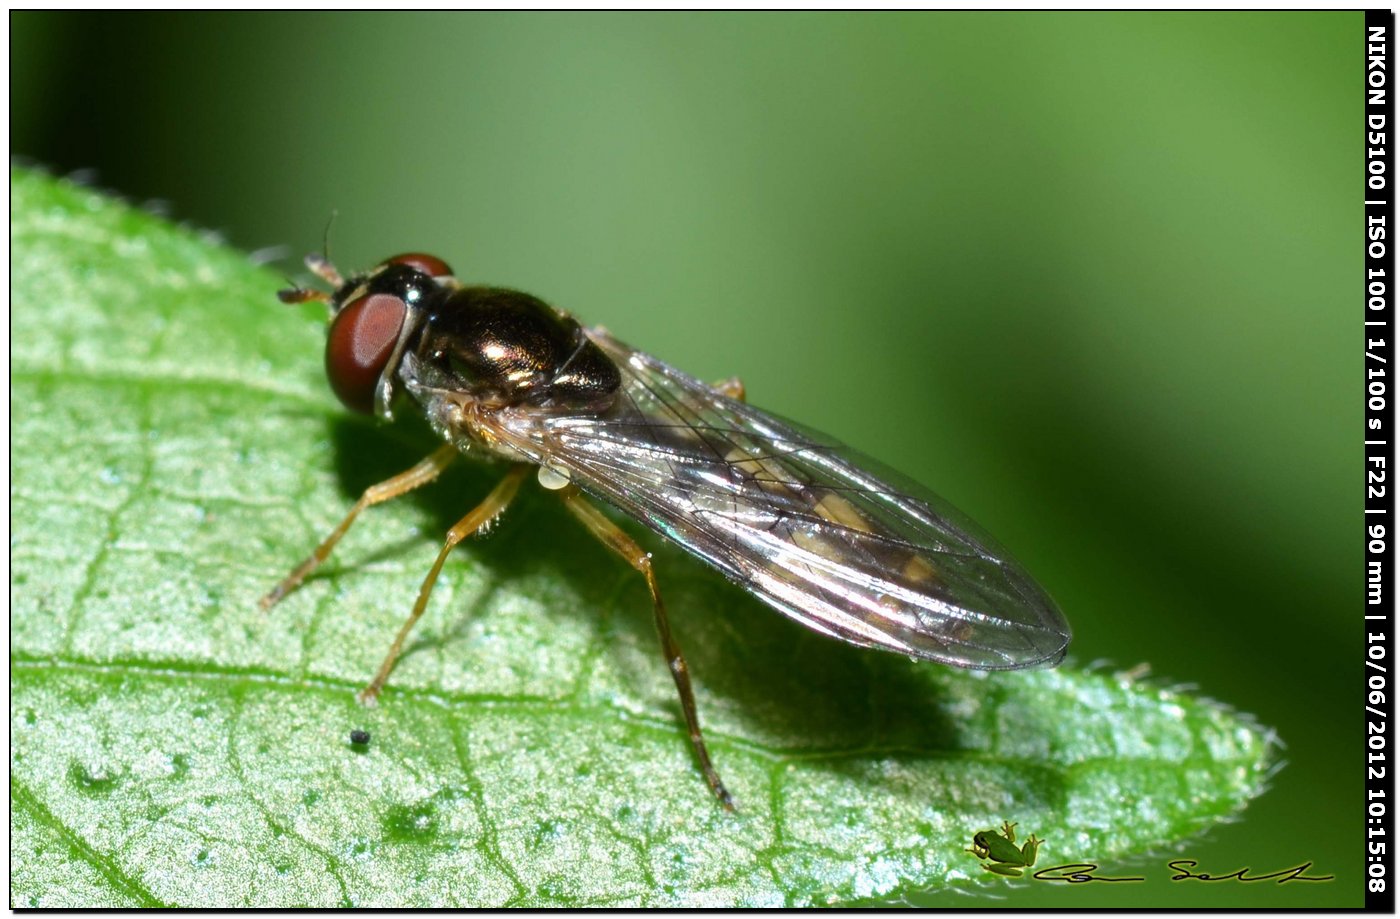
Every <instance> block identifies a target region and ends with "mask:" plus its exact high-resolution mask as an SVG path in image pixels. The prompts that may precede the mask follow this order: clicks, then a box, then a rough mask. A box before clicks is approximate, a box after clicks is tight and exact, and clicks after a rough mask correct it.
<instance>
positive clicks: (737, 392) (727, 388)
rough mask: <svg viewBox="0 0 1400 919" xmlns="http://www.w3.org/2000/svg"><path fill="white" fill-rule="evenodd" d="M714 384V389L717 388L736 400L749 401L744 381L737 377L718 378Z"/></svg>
mask: <svg viewBox="0 0 1400 919" xmlns="http://www.w3.org/2000/svg"><path fill="white" fill-rule="evenodd" d="M714 386H715V389H718V390H719V391H720V392H722V393H724V394H725V395H726V396H728V397H729V398H731V399H734V400H735V401H737V402H747V401H749V400H748V393H747V391H746V390H745V389H744V381H743V380H741V379H739V378H738V377H728V378H727V379H723V380H720V381H719V382H718V383H716V384H714Z"/></svg>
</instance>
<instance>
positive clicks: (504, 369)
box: [412, 286, 621, 411]
mask: <svg viewBox="0 0 1400 919" xmlns="http://www.w3.org/2000/svg"><path fill="white" fill-rule="evenodd" d="M421 325H422V328H421V331H420V332H419V333H418V334H417V338H416V341H415V343H414V346H413V349H412V350H413V353H414V355H415V356H416V357H417V359H418V363H419V365H420V367H422V368H431V370H432V372H433V373H435V374H436V375H437V377H438V378H439V379H440V380H441V384H442V387H443V388H451V389H455V390H459V391H461V392H464V393H468V394H470V395H471V396H472V397H473V398H474V399H475V400H476V401H477V402H478V403H480V404H482V405H483V406H487V407H505V406H515V405H528V406H531V407H534V408H539V409H545V410H565V411H569V410H572V411H601V410H603V409H605V408H606V407H607V406H608V405H609V404H610V403H611V401H612V399H613V398H614V396H615V395H616V393H617V391H618V389H619V387H620V386H621V375H620V373H619V371H618V369H617V367H616V366H614V365H613V363H612V361H611V360H610V359H609V358H608V356H607V355H606V354H604V353H603V351H602V350H601V349H600V348H598V346H597V345H595V344H594V343H593V342H592V341H591V340H590V339H589V338H588V337H587V335H585V334H584V331H583V329H582V327H581V326H580V325H579V324H578V323H577V322H576V321H575V320H574V319H573V318H572V317H571V316H569V315H568V314H566V313H563V312H561V311H559V310H556V309H554V308H553V307H551V306H549V305H548V304H547V303H545V302H544V301H542V300H539V299H538V298H536V297H533V296H531V295H529V294H525V293H521V292H520V291H516V290H509V289H506V288H498V287H478V286H472V287H457V288H454V289H450V290H447V289H445V290H443V291H442V295H441V296H439V297H437V298H435V299H434V300H433V301H432V302H431V303H430V304H427V305H426V308H425V310H424V315H423V319H422V323H421ZM427 372H428V371H427V370H426V369H424V370H420V374H426V373H427Z"/></svg>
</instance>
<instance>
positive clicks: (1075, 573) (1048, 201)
mask: <svg viewBox="0 0 1400 919" xmlns="http://www.w3.org/2000/svg"><path fill="white" fill-rule="evenodd" d="M10 23H11V30H12V31H11V38H12V41H11V49H12V58H11V73H10V75H11V87H12V88H11V128H12V135H11V136H12V145H13V150H12V152H13V153H15V154H18V155H20V156H22V157H28V158H32V159H33V160H34V161H36V162H38V163H40V164H44V165H47V166H49V167H51V168H52V169H54V170H55V171H58V172H67V171H70V170H78V169H91V170H95V175H96V182H97V183H98V184H99V185H102V186H106V187H110V188H112V189H114V190H116V191H118V192H120V193H122V194H124V195H127V196H129V197H131V198H133V199H135V200H138V201H140V200H145V199H159V200H163V201H165V202H169V204H168V206H169V210H170V212H171V214H172V216H174V217H175V218H177V219H181V220H186V221H189V222H191V223H193V224H196V225H199V226H203V227H211V228H215V229H218V230H220V231H222V232H223V233H224V234H225V235H226V236H227V238H228V240H229V241H230V243H231V244H232V245H234V246H236V247H239V248H243V249H247V250H257V249H263V248H265V247H269V246H286V247H288V248H287V249H286V250H285V251H286V252H287V253H289V255H290V256H291V257H289V258H287V259H286V260H285V262H284V263H283V264H284V265H285V269H284V270H285V271H286V272H288V273H289V274H296V275H297V276H301V272H300V268H299V265H298V263H297V257H299V256H300V254H301V253H303V252H306V251H311V250H315V249H319V248H320V246H321V239H322V231H323V228H324V226H325V224H326V221H327V219H328V218H329V216H330V215H331V214H332V212H335V211H338V212H339V218H338V220H337V222H336V223H335V226H334V230H333V233H332V238H331V251H332V254H333V256H334V258H335V260H336V261H337V262H338V263H339V264H340V265H341V266H342V267H343V268H347V269H355V268H360V267H365V266H367V265H369V264H371V263H373V262H375V261H377V260H379V259H381V258H383V257H385V256H387V255H389V254H391V253H394V252H398V251H402V250H406V249H422V250H427V251H430V252H434V253H437V254H439V255H441V256H443V257H444V258H446V259H447V260H448V261H449V262H450V263H451V264H452V265H453V266H454V267H455V268H456V269H457V272H458V274H459V275H461V276H463V277H465V278H468V279H472V280H480V281H488V282H493V283H500V284H506V285H510V286H515V287H520V288H522V289H525V290H528V291H531V292H533V293H536V294H538V295H540V296H543V297H545V298H546V299H548V300H551V301H552V302H554V303H556V304H557V305H559V306H562V307H564V308H566V309H569V310H571V311H573V312H574V313H575V314H576V315H578V316H579V317H581V318H582V319H584V320H585V321H586V322H591V323H601V324H604V325H607V326H608V327H609V328H610V329H612V330H613V331H614V332H615V333H616V334H618V335H619V336H620V337H622V338H623V339H624V340H627V341H629V342H631V343H633V344H635V345H638V346H641V347H643V348H645V349H646V350H648V351H651V352H653V353H655V354H656V355H658V356H660V357H662V358H664V359H666V360H668V361H670V362H672V363H675V364H677V365H678V366H680V367H682V368H685V369H687V370H689V371H690V372H692V373H695V374H697V375H699V376H701V377H705V378H720V377H724V376H728V375H731V374H737V375H739V376H741V377H742V378H743V379H744V381H745V383H746V384H747V386H748V390H749V397H750V399H751V401H753V402H755V403H757V404H759V405H761V406H764V407H766V408H770V409H773V410H775V411H778V412H780V413H783V414H786V415H789V416H792V417H794V418H797V419H800V420H801V421H803V422H804V423H806V424H808V425H811V426H814V427H818V428H821V429H824V430H827V431H830V432H831V433H833V434H836V435H838V436H839V437H841V438H842V439H844V440H846V441H847V442H849V443H851V444H853V445H856V446H858V447H859V448H860V449H862V450H863V451H864V452H866V453H869V454H871V455H873V456H875V457H878V458H879V459H881V460H883V461H885V462H886V463H888V464H889V465H892V466H894V467H895V468H898V469H900V470H902V471H904V472H906V473H908V474H910V475H911V476H912V477H913V478H915V479H918V480H920V481H922V482H924V483H926V484H928V485H930V486H932V487H933V488H934V489H935V490H936V491H938V492H939V493H941V494H943V495H944V496H945V497H947V498H949V499H950V500H952V501H953V502H954V503H955V504H957V505H959V506H960V507H962V508H963V509H964V510H966V511H967V512H969V513H970V514H971V515H972V516H973V517H975V518H976V519H978V520H979V521H981V522H982V523H983V524H985V525H986V526H987V527H988V528H989V529H990V530H991V531H992V532H994V533H995V534H997V535H998V537H999V538H1000V539H1001V540H1002V541H1003V542H1004V543H1006V544H1007V545H1008V546H1009V547H1010V548H1012V550H1013V551H1014V552H1015V553H1016V554H1017V555H1018V556H1019V557H1020V558H1021V560H1022V561H1023V562H1024V563H1025V564H1026V566H1027V567H1028V568H1029V569H1030V570H1031V571H1032V572H1034V573H1035V574H1036V576H1037V577H1038V578H1039V579H1040V580H1041V581H1042V582H1043V583H1044V584H1045V585H1046V586H1047V587H1048V588H1049V589H1050V591H1051V592H1052V593H1053V594H1054V595H1055V597H1056V598H1057V599H1058V601H1059V602H1060V604H1061V606H1062V607H1063V608H1064V610H1065V612H1066V613H1067V615H1068V616H1069V618H1070V620H1071V622H1072V623H1073V625H1074V629H1075V641H1074V644H1073V645H1072V647H1071V651H1072V654H1073V658H1072V661H1071V663H1072V665H1081V666H1082V665H1086V664H1088V663H1090V662H1092V661H1097V660H1100V659H1107V660H1108V661H1110V662H1111V665H1112V666H1113V667H1115V668H1128V667H1131V666H1134V665H1136V664H1139V663H1141V662H1147V663H1149V664H1150V665H1151V668H1152V672H1153V674H1154V676H1155V677H1156V678H1158V679H1161V680H1162V681H1164V682H1167V683H1191V684H1195V685H1196V686H1198V687H1199V691H1200V692H1201V693H1203V694H1205V695H1209V696H1212V697H1214V698H1217V699H1220V700H1222V701H1224V702H1226V703H1229V704H1230V705H1232V706H1234V707H1236V708H1238V709H1240V710H1243V711H1246V712H1251V713H1254V714H1255V715H1256V716H1257V717H1258V718H1259V720H1260V721H1261V722H1263V723H1264V724H1267V725H1271V726H1273V727H1275V728H1277V729H1278V732H1279V735H1280V737H1281V739H1282V740H1283V741H1284V743H1285V744H1287V749H1286V750H1285V751H1284V752H1283V754H1282V755H1283V758H1284V759H1285V760H1286V762H1287V765H1286V766H1285V767H1284V768H1283V769H1282V770H1281V771H1280V772H1279V773H1278V775H1277V777H1276V779H1275V781H1274V786H1273V789H1272V790H1271V791H1270V792H1268V793H1267V794H1266V795H1265V796H1264V797H1263V798H1261V799H1259V800H1258V801H1256V802H1255V803H1254V804H1253V805H1251V806H1250V808H1249V809H1248V810H1247V811H1246V812H1245V813H1244V814H1243V815H1242V820H1241V821H1239V822H1238V823H1236V824H1233V825H1229V826H1222V827H1219V828H1216V829H1213V830H1212V831H1211V832H1210V833H1209V834H1208V836H1206V837H1203V838H1200V839H1197V840H1193V841H1190V842H1188V843H1187V844H1186V846H1185V847H1184V850H1183V853H1182V855H1183V856H1184V857H1190V858H1194V859H1197V860H1198V861H1200V863H1201V868H1202V870H1206V871H1211V872H1213V873H1221V874H1223V873H1228V872H1231V871H1234V870H1236V869H1238V868H1241V867H1244V866H1251V867H1252V868H1254V869H1255V870H1256V871H1257V872H1266V871H1273V870H1277V869H1281V868H1288V867H1292V866H1294V865H1297V864H1299V863H1301V862H1304V861H1312V862H1314V863H1315V870H1313V871H1312V872H1310V873H1313V874H1334V875H1336V876H1337V881H1335V882H1332V883H1314V884H1306V883H1299V882H1295V883H1292V884H1287V885H1282V886H1279V885H1276V884H1273V883H1270V882H1264V883H1259V884H1241V883H1237V882H1234V881H1227V882H1221V883H1215V884H1210V885H1206V884H1202V883H1199V882H1191V881H1184V882H1180V883H1171V882H1169V881H1167V880H1166V878H1167V877H1168V876H1169V875H1170V871H1169V870H1168V869H1167V868H1166V867H1165V862H1166V860H1167V858H1169V857H1175V856H1174V855H1169V854H1161V855H1160V856H1159V855H1153V856H1150V857H1147V858H1146V859H1144V860H1143V861H1142V862H1140V863H1138V864H1135V865H1132V866H1122V865H1105V866H1104V873H1108V874H1112V873H1118V874H1146V875H1147V876H1148V877H1149V878H1150V879H1151V880H1149V882H1147V883H1145V884H1117V885H1108V884H1099V885H1080V886H1076V887H1073V888H1070V887H1067V886H1054V887H1052V886H1051V885H1049V884H1045V883H1036V882H1026V883H1024V884H1023V885H1022V886H1021V887H1019V888H1017V889H1010V890H1008V891H1007V892H1006V895H1005V897H1004V898H1003V899H1000V900H993V899H990V898H982V897H976V898H973V897H967V896H966V895H962V894H953V893H945V894H937V895H929V896H926V897H923V898H919V899H916V901H915V902H918V903H924V904H929V905H949V906H959V907H974V906H979V905H997V906H1000V905H1019V906H1033V905H1052V906H1061V907H1082V906H1105V905H1117V904H1122V905H1163V906H1191V905H1220V906H1225V905H1252V906H1268V907H1288V906H1334V907H1342V906H1357V905H1360V903H1361V898H1362V884H1363V880H1362V874H1361V865H1362V844H1363V839H1362V837H1361V835H1360V833H1359V830H1360V829H1361V827H1362V822H1361V819H1362V815H1361V813H1360V811H1361V806H1362V800H1361V780H1362V763H1361V759H1360V756H1361V749H1362V748H1361V743H1360V734H1359V731H1360V717H1359V712H1358V711H1357V710H1358V708H1359V705H1358V699H1359V695H1360V693H1359V689H1360V686H1361V683H1360V657H1359V654H1358V651H1359V649H1360V647H1361V634H1360V633H1361V625H1362V620H1361V609H1360V608H1361V606H1362V598H1361V592H1362V587H1361V585H1362V542H1361V538H1360V537H1361V533H1360V528H1359V522H1360V520H1361V479H1360V470H1361V463H1360V453H1359V447H1360V438H1359V433H1360V430H1361V399H1360V394H1361V388H1360V382H1361V363H1360V359H1359V358H1360V354H1361V349H1360V348H1359V347H1358V346H1359V344H1360V341H1361V332H1362V329H1361V326H1360V323H1359V318H1358V314H1359V313H1360V311H1361V307H1360V305H1359V303H1358V302H1357V296H1358V294H1359V290H1360V287H1359V285H1360V274H1359V273H1360V268H1361V260H1360V255H1361V250H1360V213H1361V212H1360V195H1359V190H1360V187H1361V183H1360V181H1359V180H1360V168H1361V163H1362V158H1361V150H1360V145H1359V140H1360V133H1359V131H1360V125H1361V121H1360V119H1361V105H1360V103H1361V94H1360V89H1361V86H1360V74H1361V68H1362V59H1361V48H1362V39H1363V34H1362V16H1361V14H1360V13H1273V14H1259V13H1229V14H1203V13H1150V14H1148V13H1112V14H1107V13H1080V14H1049V13H1039V14H1036V13H1015V14H1010V13H1001V14H998V13H957V14H878V15H847V14H840V15H837V14H802V15H780V14H709V15H705V14H685V15H670V14H667V15H659V14H652V15H633V14H593V15H585V14H514V15H512V14H455V15H454V14H415V15H399V14H394V15H386V14H325V15H315V14H312V15H287V14H159V15H152V14H111V15H107V14H69V13H12V14H11V18H10ZM191 308H192V309H196V308H199V305H198V304H191ZM276 308H277V306H276V305H275V304H270V305H269V309H276ZM313 359H314V360H319V357H316V356H308V360H313ZM274 372H275V371H274ZM702 678H703V675H702ZM1029 829H1034V828H1033V827H1032V828H1029ZM1048 853H1049V850H1045V854H1048ZM1139 869H1140V870H1139ZM1000 887H1001V885H1000V884H999V883H998V884H995V885H994V889H997V890H1000Z"/></svg>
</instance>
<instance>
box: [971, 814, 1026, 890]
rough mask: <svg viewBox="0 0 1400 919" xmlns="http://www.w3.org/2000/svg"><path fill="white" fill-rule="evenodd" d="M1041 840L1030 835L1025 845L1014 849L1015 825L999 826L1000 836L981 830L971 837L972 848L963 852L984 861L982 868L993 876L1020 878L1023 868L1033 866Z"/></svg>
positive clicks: (1005, 824)
mask: <svg viewBox="0 0 1400 919" xmlns="http://www.w3.org/2000/svg"><path fill="white" fill-rule="evenodd" d="M1044 841H1045V840H1043V839H1036V838H1035V834H1034V833H1032V834H1031V835H1030V838H1029V839H1027V840H1026V844H1025V845H1024V846H1022V847H1021V848H1019V849H1018V848H1016V824H1014V823H1006V822H1005V821H1003V822H1002V824H1001V834H1000V835H998V834H997V833H996V832H994V831H992V830H983V831H982V832H980V833H974V834H973V836H972V848H971V849H966V850H965V851H967V852H971V853H972V854H973V855H975V856H976V857H977V858H980V859H985V860H984V861H983V862H982V867H983V868H984V869H986V870H987V871H990V872H992V873H993V874H1001V875H1005V876H1006V877H1009V878H1018V877H1020V876H1021V873H1022V869H1023V868H1029V867H1031V866H1032V865H1034V864H1035V857H1036V853H1037V851H1038V850H1039V849H1040V844H1041V843H1042V842H1044Z"/></svg>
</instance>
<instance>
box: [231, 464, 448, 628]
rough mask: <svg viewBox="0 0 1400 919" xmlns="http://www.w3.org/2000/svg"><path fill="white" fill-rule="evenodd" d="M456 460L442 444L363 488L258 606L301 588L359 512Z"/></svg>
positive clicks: (267, 606) (429, 478) (434, 475)
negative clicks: (411, 464) (308, 553)
mask: <svg viewBox="0 0 1400 919" xmlns="http://www.w3.org/2000/svg"><path fill="white" fill-rule="evenodd" d="M456 457H457V448H456V447H453V446H452V445H450V444H447V445H444V446H442V447H439V448H438V449H437V450H435V451H433V453H432V455H431V456H429V457H428V458H427V459H425V460H423V461H422V462H420V463H419V464H418V465H416V466H414V467H413V468H412V469H409V470H408V471H407V472H401V473H399V474H398V475H396V476H394V477H393V478H392V479H385V480H384V481H383V482H380V483H379V484H378V485H371V486H370V487H369V488H366V489H365V492H364V494H362V495H360V500H358V501H356V502H355V506H354V507H352V508H350V513H348V514H346V515H345V519H344V520H342V521H340V525H339V526H338V527H336V528H335V529H334V530H331V535H329V536H327V537H326V538H325V540H324V541H323V542H322V543H321V544H320V545H319V546H317V547H316V551H315V552H312V553H311V556H310V557H309V558H307V559H306V561H304V562H302V563H301V564H300V565H298V566H296V567H295V568H293V569H292V573H291V574H289V575H287V576H286V577H285V578H283V579H282V583H280V584H278V585H277V586H276V587H274V588H272V590H270V591H268V593H267V596H265V597H263V598H262V600H260V601H258V605H259V606H260V607H262V608H263V609H264V610H267V609H271V608H272V605H273V604H274V603H276V602H277V601H279V600H281V599H282V598H283V597H285V596H286V595H287V594H289V593H291V592H292V591H294V590H296V589H297V588H298V587H299V586H301V582H302V581H304V580H306V576H307V575H308V574H310V573H311V572H312V571H315V570H316V566H317V565H319V564H321V563H322V562H324V561H325V560H326V557H327V556H329V555H330V554H331V550H332V549H334V548H335V544H336V543H338V542H340V537H342V536H344V535H345V532H346V531H347V530H349V529H350V525H351V524H352V523H354V522H355V518H356V517H358V516H360V511H362V510H364V509H365V508H367V507H373V506H374V505H376V504H383V503H384V502H385V501H388V500H390V499H391V498H397V497H398V496H399V495H402V494H404V493H406V492H410V491H412V490H413V489H415V488H417V487H419V486H420V485H427V484H428V483H429V482H431V481H432V480H433V479H436V478H437V477H438V475H439V474H441V473H442V470H444V469H446V468H447V467H448V465H449V464H450V463H451V462H452V460H453V459H455V458H456Z"/></svg>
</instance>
